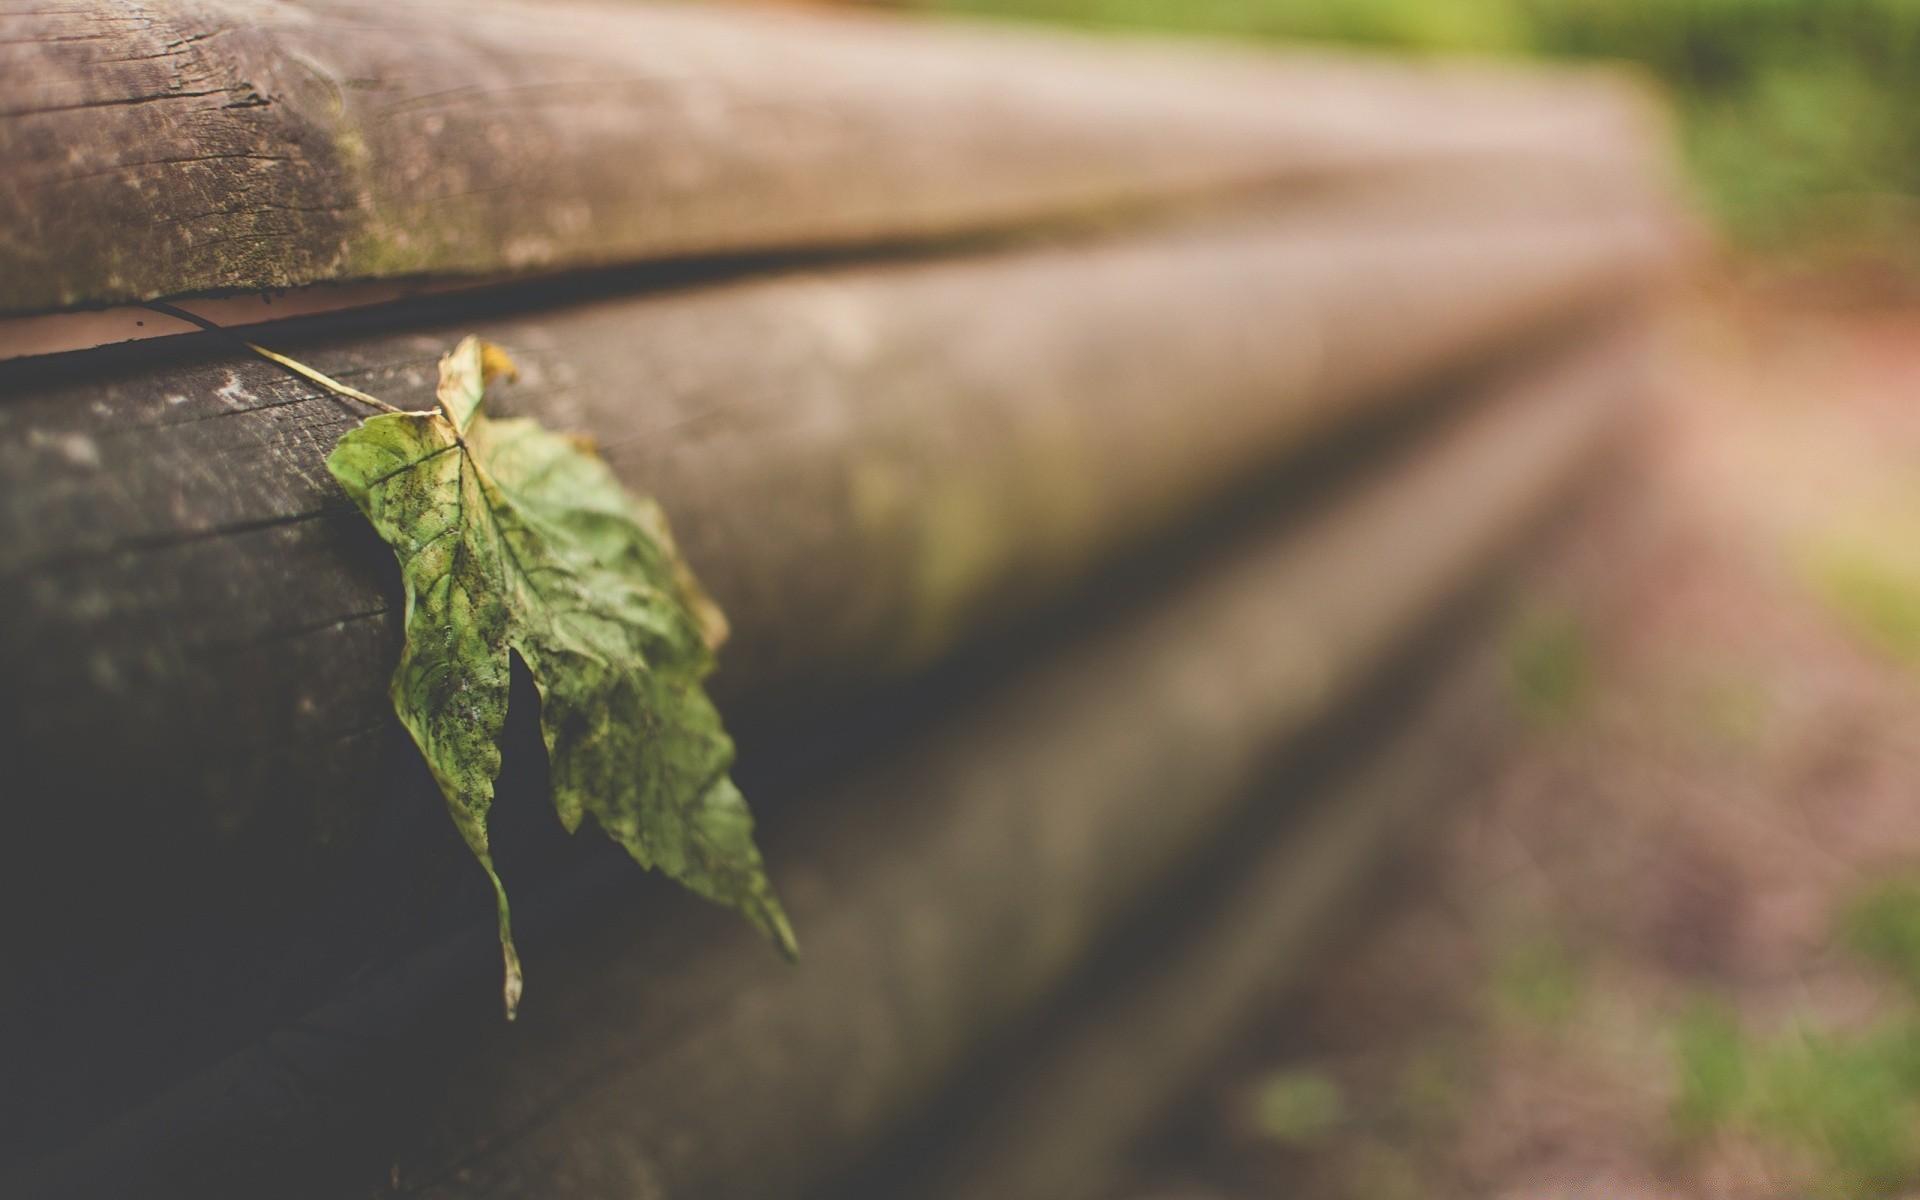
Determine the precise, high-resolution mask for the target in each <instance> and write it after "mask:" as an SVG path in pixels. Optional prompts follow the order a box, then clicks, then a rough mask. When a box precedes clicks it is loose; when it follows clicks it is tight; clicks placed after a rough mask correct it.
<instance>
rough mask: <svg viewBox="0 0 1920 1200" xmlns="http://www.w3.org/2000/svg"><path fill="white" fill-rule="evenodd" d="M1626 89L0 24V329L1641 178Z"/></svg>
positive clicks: (1557, 79) (679, 22)
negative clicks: (326, 290)
mask: <svg viewBox="0 0 1920 1200" xmlns="http://www.w3.org/2000/svg"><path fill="white" fill-rule="evenodd" d="M1654 124H1655V118H1654V117H1653V116H1652V109H1651V106H1649V105H1647V104H1646V103H1645V102H1644V101H1643V100H1642V99H1641V98H1640V97H1639V96H1638V95H1637V94H1635V92H1634V90H1633V89H1632V88H1631V87H1629V86H1628V85H1626V84H1625V83H1624V82H1622V81H1620V80H1616V79H1610V78H1605V77H1602V76H1599V75H1590V76H1586V77H1574V76H1566V75H1561V74H1554V75H1546V74H1529V73H1526V72H1523V71H1519V70H1513V71H1508V72H1505V73H1496V72H1494V71H1493V70H1492V69H1491V68H1486V67H1484V66H1483V67H1480V68H1477V69H1476V70H1474V71H1472V72H1468V71H1463V70H1457V69H1455V70H1449V69H1443V68H1422V67H1414V66H1392V65H1385V64H1367V63H1363V62H1358V61H1343V60H1341V59H1338V58H1333V57H1322V58H1315V57H1310V56H1304V55H1296V56H1290V57H1273V58H1266V57H1262V56H1258V55H1253V54H1246V53H1240V54H1235V53H1231V52H1228V51H1216V52H1213V53H1202V52H1197V51H1193V52H1179V51H1169V50H1147V49H1143V48H1140V47H1129V46H1126V45H1124V44H1114V45H1102V44H1100V43H1098V42H1097V41H1095V40H1092V39H1076V38H1070V37H1066V36H1051V37H1049V36H1041V35H1038V34H1026V35H1015V34H1012V33H1005V32H1000V33H995V32H988V31H983V30H970V31H969V30H963V29H960V28H945V29H928V28H923V27H917V26H914V25H911V24H908V23H905V22H898V21H889V20H884V19H880V18H872V17H870V18H855V17H850V16H839V17H829V16H826V15H820V14H802V13H798V12H768V11H739V10H731V11H730V10H727V9H724V8H721V7H719V6H714V7H706V6H700V5H689V6H675V5H649V4H639V3H600V4H596V3H590V2H575V0H557V2H554V3H512V2H510V0H494V2H492V3H474V4H466V5H461V6H458V7H447V6H443V5H438V4H432V3H426V2H423V0H302V2H300V3H279V4H272V5H261V4H255V3H247V2H246V0H154V2H152V3H146V4H141V5H137V6H131V5H122V4H116V3H112V2H111V0H76V2H75V3H71V4H62V5H45V4H41V3H38V2H37V0H4V2H0V312H9V311H11V312H25V311H36V310H43V309H51V308H60V307H66V306H73V305H87V304H98V303H103V302H116V301H125V300H130V299H149V298H154V297H159V296H168V295H178V294H182V293H190V292H197V291H204V290H209V289H240V290H256V289H269V288H285V287H291V286H295V285H302V284H310V283H315V282H319V281H341V280H366V279H375V278H391V277H396V276H413V275H421V274H433V275H478V276H495V275H501V274H504V273H517V272H526V271H534V270H542V271H548V270H555V269H561V268H571V267H583V266H600V265H606V264H609V263H629V262H635V261H640V260H646V259H656V258H661V257H683V256H689V255H711V254H716V253H740V252H747V251H763V250H768V249H775V248H794V247H811V246H820V245H833V244H854V243H875V242H888V241H896V242H897V241H902V240H907V239H926V238H936V237H951V236H954V235H958V234H965V233H971V232H978V231H982V230H989V229H1001V228H1006V227H1009V226H1014V225H1021V224H1028V223H1033V222H1036V221H1045V220H1050V219H1058V218H1062V217H1067V216H1072V215H1079V216H1088V215H1100V214H1105V215H1112V214H1114V213H1117V212H1122V211H1126V210H1130V209H1136V208H1138V207H1141V206H1144V205H1152V204H1156V203H1166V202H1171V201H1177V200H1183V199H1184V200H1192V199H1195V198H1197V197H1201V196H1206V195H1213V194H1219V193H1223V192H1232V191H1235V190H1245V189H1248V188H1260V187H1269V186H1272V185H1274V184H1276V183H1288V182H1293V183H1297V182H1300V181H1302V180H1308V179H1313V178H1321V177H1326V176H1328V175H1339V174H1347V173H1352V172H1355V171H1366V170H1379V169H1382V168H1401V169H1408V168H1414V167H1418V166H1420V165H1423V164H1431V163H1434V162H1450V163H1455V164H1459V163H1462V162H1467V161H1470V160H1478V161H1482V162H1483V163H1485V162H1491V161H1496V160H1497V161H1503V162H1514V161H1528V160H1536V161H1537V160H1550V161H1553V162H1555V163H1558V164H1560V165H1561V167H1562V168H1563V169H1580V168H1579V164H1584V171H1585V173H1586V174H1587V175H1589V176H1591V177H1592V178H1593V179H1594V180H1595V186H1604V181H1605V180H1607V179H1609V178H1614V179H1619V178H1628V179H1634V180H1644V179H1646V178H1648V177H1650V176H1651V175H1654V174H1657V173H1658V172H1659V170H1660V166H1659V164H1658V163H1657V161H1656V160H1657V158H1658V156H1659V154H1661V153H1662V150H1661V145H1662V139H1661V138H1660V137H1659V136H1658V135H1657V134H1654V133H1652V132H1650V130H1651V128H1652V127H1653V125H1654Z"/></svg>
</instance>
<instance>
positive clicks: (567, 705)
mask: <svg viewBox="0 0 1920 1200" xmlns="http://www.w3.org/2000/svg"><path fill="white" fill-rule="evenodd" d="M512 371H513V364H512V362H511V361H510V360H509V359H508V358H507V356H506V354H505V353H504V352H502V351H501V350H500V349H499V348H498V347H496V346H491V345H488V344H486V343H484V342H481V341H480V340H479V339H477V338H472V337H469V338H467V339H465V340H464V341H462V342H461V343H460V345H459V346H458V347H456V348H455V349H454V350H453V352H452V353H450V354H448V355H447V356H446V357H445V358H443V359H441V361H440V389H439V400H440V407H439V408H437V409H435V410H434V411H432V412H423V413H410V412H389V413H386V414H383V415H381V416H376V417H372V418H369V419H368V420H366V421H365V422H363V423H362V424H361V425H360V426H359V427H358V428H356V429H354V430H352V431H351V432H349V433H348V434H347V435H346V436H345V437H343V438H341V439H340V444H339V445H338V446H337V447H335V448H334V451H333V454H332V455H331V456H330V457H329V458H328V459H327V466H328V468H329V469H331V470H332V472H333V474H334V477H335V478H336V479H338V480H339V481H340V483H341V485H342V486H344V487H345V488H346V490H347V494H348V495H349V496H351V497H352V498H353V500H354V503H356V504H358V505H359V506H360V509H361V511H362V512H364V513H366V515H367V519H368V520H370V521H372V522H373V527H374V528H375V529H376V530H378V531H379V533H380V536H381V537H382V538H384V539H386V541H387V543H388V544H389V545H391V546H392V547H393V550H394V554H395V555H396V556H397V557H398V558H399V560H400V571H401V578H402V580H403V582H404V584H405V588H406V646H405V649H404V650H403V651H402V652H401V656H400V666H399V668H398V669H397V670H396V671H395V672H394V675H393V683H392V687H391V694H392V697H393V706H394V710H395V711H396V712H397V713H399V716H400V721H401V723H402V724H404V725H405V726H406V727H407V730H408V731H409V732H410V733H411V734H412V735H413V739H414V741H415V742H416V743H417V744H418V745H419V747H420V752H421V753H422V754H423V755H425V756H426V760H427V765H428V766H429V767H431V768H432V770H433V774H434V778H435V779H437V780H438V781H439V783H440V790H441V791H442V792H443V793H445V795H446V799H447V808H448V810H449V811H450V812H451V813H452V814H453V821H454V824H455V825H456V826H458V827H459V830H460V834H461V836H462V837H464V838H465V839H466V841H467V845H468V846H470V847H472V849H473V852H474V854H475V855H476V856H477V857H478V858H479V860H480V864H481V866H483V867H485V868H486V871H487V876H488V878H490V879H491V880H492V881H493V886H494V892H495V895H496V897H497V899H498V904H499V913H500V947H501V951H502V954H503V955H504V956H505V959H506V985H505V993H506V1004H507V1015H508V1017H509V1018H511V1017H512V1016H513V1014H514V1011H515V1009H516V1007H517V1006H518V1004H519V999H520V988H521V973H520V963H519V958H518V955H517V954H516V953H515V951H514V946H513V935H512V930H511V928H510V924H509V920H508V908H507V894H506V889H505V888H504V886H503V885H502V884H501V882H500V877H499V875H498V874H497V873H496V872H495V871H494V867H493V855H492V850H491V847H490V844H489V842H488V837H487V815H488V812H489V810H490V809H491V808H492V806H493V783H494V779H495V777H496V776H498V775H499V773H500V748H499V740H500V731H501V729H502V727H503V726H504V724H505V722H506V716H507V685H508V680H509V674H510V669H511V656H512V655H515V654H517V655H519V656H520V658H521V660H522V661H524V662H525V663H526V665H527V667H528V669H529V670H530V671H531V672H532V675H533V679H534V683H535V684H536V685H537V687H538V689H539V693H540V728H541V733H542V735H543V737H544V739H545V741H546V745H547V755H548V762H549V768H550V770H551V772H552V777H553V802H554V807H555V808H556V809H557V810H558V812H559V815H560V820H561V822H562V824H564V825H565V826H566V828H567V829H568V831H570V832H571V831H573V830H576V829H578V828H579V826H580V824H581V822H582V821H583V820H585V819H586V818H587V817H588V816H591V817H593V819H594V821H595V822H596V823H597V824H599V826H600V827H601V828H602V829H603V830H605V831H606V832H607V834H608V835H609V836H611V837H612V838H613V839H614V840H615V841H617V842H619V843H620V844H621V845H622V846H624V847H626V849H627V852H628V853H629V854H631V855H632V856H633V857H634V859H635V860H636V861H637V862H639V863H640V865H641V866H643V867H649V868H658V869H659V870H661V871H663V872H665V873H666V874H667V875H669V876H671V877H672V878H674V879H676V880H678V881H680V882H681V883H682V884H684V885H686V886H687V887H688V888H690V889H692V890H693V891H694V892H696V893H698V894H700V895H702V896H705V897H707V898H708V899H711V900H715V901H718V902H719V903H721V904H725V905H729V906H731V907H733V908H737V909H739V910H740V911H741V912H743V913H745V914H746V916H747V918H748V919H749V920H751V921H752V922H753V923H754V924H755V925H756V926H758V927H759V928H760V929H761V930H762V931H763V932H765V933H766V934H767V935H768V936H769V937H771V938H772V939H773V940H774V941H775V942H776V943H777V944H778V945H779V946H780V948H781V949H782V950H783V951H784V952H785V953H786V954H787V955H788V956H789V957H794V956H796V955H797V953H798V948H797V946H796V944H795V942H794V936H793V931H792V929H791V928H790V927H789V926H788V924H787V918H786V915H785V914H784V913H783V912H782V911H781V909H780V902H779V900H778V899H777V898H775V896H774V894H773V888H772V886H771V885H770V884H769V883H768V881H767V876H766V872H765V870H764V868H763V867H762V865H761V861H760V853H759V851H758V850H757V849H756V848H755V847H754V843H753V818H752V816H751V814H749V813H748V811H747V805H746V801H745V800H744V799H743V798H742V797H741V795H740V792H739V790H738V789H737V788H735V787H734V785H733V781H732V780H731V779H730V778H728V774H727V772H728V770H729V768H730V767H731V766H732V764H733V742H732V739H730V738H729V737H728V736H727V734H726V731H725V730H724V729H722V728H721V724H720V715H719V713H718V712H717V711H716V710H715V709H714V706H713V703H712V701H711V700H709V699H708V697H707V694H706V690H705V687H704V683H703V681H704V680H705V679H706V677H707V675H708V674H709V673H710V672H711V671H712V670H713V650H714V648H715V647H716V646H718V645H719V643H720V642H721V640H723V639H724V638H725V636H726V622H725V620H724V618H722V617H721V615H720V611H719V609H718V608H716V607H715V606H714V604H713V602H712V601H711V600H709V599H708V598H707V597H706V595H705V594H704V593H703V592H702V591H701V590H700V587H699V585H698V583H696V582H695V580H694V578H693V575H692V572H691V571H690V570H689V569H688V568H687V566H686V564H685V562H684V561H683V560H682V559H681V558H680V555H679V553H678V552H677V551H676V550H675V548H674V544H673V538H672V535H671V534H670V533H669V532H668V529H667V522H666V519H665V517H664V516H663V514H662V513H661V511H660V509H659V507H658V506H657V505H655V504H654V503H653V502H652V501H651V500H648V499H645V498H642V497H638V496H634V495H632V494H631V493H629V492H627V491H626V490H624V489H623V488H622V487H621V486H620V484H619V482H618V481H617V480H615V478H614V476H613V473H612V471H610V470H608V468H607V466H606V464H605V463H604V462H602V461H601V460H600V459H599V457H597V456H596V455H595V454H594V453H593V452H592V450H591V448H590V447H589V446H588V445H587V444H586V443H584V442H582V441H581V440H578V439H573V438H567V437H563V436H561V435H559V434H555V433H552V432H549V431H548V430H545V429H542V428H541V427H540V426H539V425H538V424H536V423H535V422H533V421H530V420H524V419H522V420H494V419H492V418H489V417H487V416H485V415H484V414H483V413H481V411H480V408H481V401H482V399H483V396H484V393H485V388H486V385H487V384H488V382H490V381H491V380H492V379H493V378H494V377H496V376H497V375H502V374H507V375H511V373H512Z"/></svg>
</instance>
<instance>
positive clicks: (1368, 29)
mask: <svg viewBox="0 0 1920 1200" xmlns="http://www.w3.org/2000/svg"><path fill="white" fill-rule="evenodd" d="M896 2H900V3H904V4H905V5H907V6H909V7H917V8H921V9H926V10H938V11H946V12H964V13H974V14H981V15H990V16H999V17H1018V18H1028V19H1035V20H1044V21H1053V22H1062V23H1069V24H1078V25H1087V26H1099V27H1108V28H1128V29H1139V30H1159V31H1177V32H1189V33H1205V34H1213V35H1221V36H1229V37H1242V38H1256V39H1263V38H1296V39H1317V40H1326V41H1335V42H1347V43H1356V44H1361V45H1371V46H1386V47H1397V48H1402V49H1410V50H1416V51H1445V52H1459V51H1467V52H1489V53H1501V54H1516V53H1517V54H1532V55H1540V56H1545V57H1549V58H1572V59H1613V60H1627V61H1632V62H1636V63H1639V64H1640V65H1641V66H1642V67H1644V68H1645V69H1646V70H1647V71H1648V72H1649V73H1651V74H1652V75H1653V76H1654V77H1656V78H1658V79H1659V80H1661V81H1662V82H1664V83H1665V85H1666V86H1667V87H1668V88H1669V89H1670V90H1671V92H1672V94H1673V96H1674V100H1675V107H1676V109H1677V111H1678V113H1679V117H1680V123H1681V129H1682V136H1683V138H1684V141H1685V149H1686V152H1687V157H1688V160H1689V162H1690V163H1691V165H1692V169H1693V173H1694V177H1695V179H1696V181H1697V183H1698V185H1699V190H1700V192H1701V194H1702V197H1703V199H1704V200H1705V202H1706V204H1707V206H1708V207H1709V208H1710V209H1712V210H1713V211H1714V212H1715V213H1716V214H1717V215H1718V217H1719V218H1720V221H1721V223H1722V225H1723V226H1724V227H1725V228H1726V229H1727V230H1728V232H1729V233H1730V234H1731V235H1732V237H1733V239H1734V241H1735V242H1736V243H1738V244H1742V245H1745V246H1747V247H1749V248H1754V249H1761V250H1800V249H1806V248H1809V247H1816V246H1829V247H1831V248H1834V249H1840V250H1843V251H1846V252H1861V251H1868V252H1874V251H1882V250H1895V249H1897V248H1898V246H1899V245H1900V243H1901V241H1902V240H1903V238H1904V237H1905V235H1906V234H1908V233H1909V232H1910V231H1911V230H1912V229H1913V228H1914V227H1915V226H1917V225H1920V216H1917V215H1916V214H1917V212H1920V205H1916V204H1915V203H1914V201H1913V198H1914V197H1916V196H1920V121H1916V120H1913V119H1912V116H1911V114H1914V113H1917V112H1920V103H1917V102H1920V2H1916V0H896Z"/></svg>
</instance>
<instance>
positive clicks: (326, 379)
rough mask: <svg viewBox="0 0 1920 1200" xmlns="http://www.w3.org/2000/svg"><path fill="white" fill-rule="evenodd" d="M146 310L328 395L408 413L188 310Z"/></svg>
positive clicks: (154, 305) (162, 306)
mask: <svg viewBox="0 0 1920 1200" xmlns="http://www.w3.org/2000/svg"><path fill="white" fill-rule="evenodd" d="M146 307H148V308H150V309H152V310H153V311H155V312H157V313H164V314H165V315H167V316H169V317H172V318H174V319H175V320H178V321H185V322H187V323H188V324H189V325H197V326H199V327H200V328H201V329H204V330H206V331H207V332H208V333H211V334H214V335H216V336H218V337H223V338H225V339H227V340H228V341H230V342H237V343H239V344H240V345H242V346H245V347H246V348H247V349H249V350H251V351H253V352H254V353H255V354H258V355H259V356H260V357H261V358H264V359H266V360H267V361H268V362H271V363H277V364H278V365H280V366H282V367H285V368H286V369H287V370H289V371H292V372H293V373H294V374H295V375H298V376H300V377H301V378H303V379H307V380H311V381H312V382H314V383H317V384H319V385H320V386H321V387H323V388H326V389H327V390H328V391H330V392H333V393H335V394H336V395H340V396H345V397H346V398H347V399H349V400H358V401H359V402H360V403H362V404H369V405H372V406H373V407H374V408H377V409H379V410H380V411H381V412H389V413H397V412H402V411H404V410H402V409H399V408H396V407H394V406H393V405H391V404H388V403H387V402H386V401H385V400H382V399H380V398H379V397H378V396H369V395H368V394H367V393H365V392H363V391H361V390H360V389H359V388H356V387H349V386H348V385H346V384H344V383H341V382H340V381H339V380H337V379H334V378H332V377H331V376H328V375H323V374H321V373H320V372H319V371H316V370H314V369H313V368H312V367H310V366H308V365H307V364H305V363H303V362H297V361H295V360H294V359H291V358H288V357H287V356H286V355H284V354H276V353H275V352H273V351H272V350H269V349H267V348H266V347H265V346H258V345H255V344H254V343H252V342H249V341H248V340H246V339H245V338H243V337H241V336H240V335H239V334H236V333H234V332H233V331H232V330H230V329H225V328H223V327H221V326H219V325H216V324H214V323H213V322H212V321H209V320H207V319H206V318H205V317H202V316H199V315H197V314H194V313H190V312H188V311H187V310H186V309H184V308H175V307H174V306H173V305H171V304H167V303H165V302H164V301H160V300H149V301H147V303H146Z"/></svg>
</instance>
